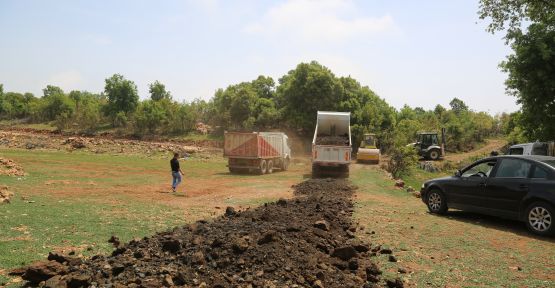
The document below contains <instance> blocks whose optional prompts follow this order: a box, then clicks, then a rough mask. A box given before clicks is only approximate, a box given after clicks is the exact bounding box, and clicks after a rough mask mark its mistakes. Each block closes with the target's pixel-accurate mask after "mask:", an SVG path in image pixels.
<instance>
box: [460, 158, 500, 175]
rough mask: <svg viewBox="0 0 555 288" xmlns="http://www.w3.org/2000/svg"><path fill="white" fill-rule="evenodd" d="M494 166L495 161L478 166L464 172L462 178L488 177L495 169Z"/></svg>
mask: <svg viewBox="0 0 555 288" xmlns="http://www.w3.org/2000/svg"><path fill="white" fill-rule="evenodd" d="M493 166H495V161H492V162H482V163H479V164H476V165H474V166H472V167H470V168H468V169H467V170H466V171H464V173H463V174H462V177H472V176H478V177H488V176H489V174H490V173H491V170H492V169H493Z"/></svg>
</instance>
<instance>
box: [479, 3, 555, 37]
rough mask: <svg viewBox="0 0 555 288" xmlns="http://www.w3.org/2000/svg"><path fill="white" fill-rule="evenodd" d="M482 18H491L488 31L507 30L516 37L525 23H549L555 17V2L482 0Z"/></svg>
mask: <svg viewBox="0 0 555 288" xmlns="http://www.w3.org/2000/svg"><path fill="white" fill-rule="evenodd" d="M478 14H479V15H480V19H490V20H491V23H490V24H489V25H488V31H490V32H492V33H495V32H498V31H504V30H506V31H507V36H506V38H507V40H508V41H511V40H512V39H514V37H515V36H516V35H515V32H516V33H518V32H520V30H521V28H522V25H523V23H526V22H531V23H547V22H551V21H553V20H554V19H555V2H554V1H551V0H480V10H479V12H478Z"/></svg>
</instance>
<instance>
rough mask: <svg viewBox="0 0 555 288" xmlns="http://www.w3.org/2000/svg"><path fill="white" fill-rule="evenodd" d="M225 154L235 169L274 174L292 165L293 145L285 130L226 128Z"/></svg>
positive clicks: (234, 170) (230, 170)
mask: <svg viewBox="0 0 555 288" xmlns="http://www.w3.org/2000/svg"><path fill="white" fill-rule="evenodd" d="M224 157H226V158H227V159H228V165H227V167H228V168H229V172H231V173H239V172H256V173H257V174H270V173H272V172H274V170H276V169H279V170H282V171H285V170H287V169H288V168H289V163H290V161H291V149H290V148H289V143H288V137H287V135H285V133H282V132H248V133H246V132H225V133H224Z"/></svg>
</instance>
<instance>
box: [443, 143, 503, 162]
mask: <svg viewBox="0 0 555 288" xmlns="http://www.w3.org/2000/svg"><path fill="white" fill-rule="evenodd" d="M505 145H507V141H506V140H503V139H487V140H486V145H484V146H482V147H480V148H478V149H476V150H472V151H469V152H466V153H458V154H454V153H449V152H447V153H446V155H445V160H448V161H452V162H454V163H458V162H461V161H464V160H466V159H469V158H472V157H476V156H482V155H486V154H489V153H491V152H492V151H499V150H500V149H501V148H503V147H504V146H505Z"/></svg>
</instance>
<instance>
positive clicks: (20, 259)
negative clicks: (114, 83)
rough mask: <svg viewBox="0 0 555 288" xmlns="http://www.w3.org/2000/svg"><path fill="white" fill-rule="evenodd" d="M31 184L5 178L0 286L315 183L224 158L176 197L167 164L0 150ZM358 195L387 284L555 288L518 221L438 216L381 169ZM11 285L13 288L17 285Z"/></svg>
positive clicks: (199, 168) (549, 258)
mask: <svg viewBox="0 0 555 288" xmlns="http://www.w3.org/2000/svg"><path fill="white" fill-rule="evenodd" d="M0 156H1V157H6V158H10V159H13V160H15V161H16V162H18V163H19V164H20V165H22V166H23V168H24V169H25V171H26V172H27V173H28V175H27V176H26V177H7V176H0V183H2V184H5V185H8V186H9V187H10V189H11V190H12V191H14V192H15V193H16V197H15V199H14V200H13V201H12V203H11V204H7V205H1V206H0V219H1V220H2V221H1V222H0V231H2V233H1V234H0V251H2V253H0V286H1V284H2V283H8V282H10V281H13V279H10V278H8V277H7V276H6V274H7V273H6V270H8V269H10V268H14V267H19V266H21V265H25V264H29V263H31V262H33V261H36V260H40V259H44V258H45V257H46V255H47V254H48V252H49V251H52V250H56V251H65V252H69V251H76V253H77V254H83V255H85V256H86V255H92V254H97V253H108V252H110V251H111V249H112V247H111V246H110V244H109V243H107V239H108V238H109V237H110V236H112V235H116V236H118V237H120V239H122V240H123V241H128V240H130V239H132V238H134V237H143V236H147V235H151V234H153V233H155V232H157V231H163V230H166V229H169V228H171V227H173V226H176V225H183V224H185V223H190V222H192V221H195V220H198V219H203V218H211V217H215V216H217V215H219V214H221V213H223V211H224V210H225V207H226V206H235V207H236V208H238V209H244V208H246V207H250V206H257V205H260V204H262V203H264V202H268V201H274V200H276V199H278V198H280V197H291V189H290V186H291V185H292V184H294V183H298V182H300V181H302V180H303V179H305V178H306V177H309V174H308V171H309V170H310V165H309V164H308V163H304V162H305V161H296V164H295V165H294V166H293V167H292V169H291V170H290V171H287V172H279V173H274V174H272V175H265V176H254V175H230V174H229V173H227V170H226V167H225V162H224V160H223V159H222V158H220V157H214V158H211V159H200V158H199V159H197V158H194V157H193V158H191V159H188V160H185V161H182V165H183V167H184V170H185V172H186V175H185V178H184V184H183V186H182V189H181V192H180V193H178V194H171V193H168V190H169V187H168V180H169V179H168V173H167V169H168V168H167V166H168V163H167V161H168V159H165V158H160V157H152V158H149V157H146V156H144V157H137V156H128V155H118V156H116V155H109V154H92V153H82V152H73V153H67V152H63V151H41V150H17V149H0ZM416 172H417V173H415V174H414V175H413V176H411V177H409V178H407V179H406V182H407V183H408V184H409V185H411V186H413V187H414V188H416V189H418V188H419V187H420V184H421V182H422V180H423V179H428V178H432V177H435V176H438V175H437V174H432V173H427V172H421V171H416ZM351 180H352V181H353V182H354V183H355V184H356V185H357V186H358V187H359V190H358V192H357V196H356V210H355V216H354V217H355V218H356V220H357V221H359V222H360V223H361V224H362V225H363V226H365V227H366V228H365V230H363V231H361V232H360V233H359V237H361V238H362V239H364V240H366V241H368V242H370V243H372V244H373V245H379V244H382V245H384V246H388V247H390V248H392V249H393V251H394V253H395V256H396V257H397V259H398V262H397V263H390V262H389V261H388V259H387V258H386V257H384V256H379V257H378V258H377V260H378V261H379V262H380V265H381V266H382V267H383V268H384V269H385V270H386V272H385V273H386V274H390V275H391V276H393V275H399V272H398V269H399V268H403V269H406V270H407V273H406V274H400V275H401V277H402V278H403V279H405V281H407V284H408V285H407V286H409V287H553V286H555V276H554V275H555V249H553V247H554V243H555V241H554V239H553V238H539V237H535V236H532V235H530V234H529V233H528V232H527V231H526V229H525V227H524V225H523V224H522V223H518V222H514V221H507V220H501V219H497V218H493V217H486V216H480V215H476V214H471V213H463V212H457V211H454V212H451V213H449V215H447V216H445V217H439V216H434V215H431V214H429V213H428V212H427V210H426V207H425V205H424V204H423V203H422V202H421V200H420V199H418V198H415V197H413V196H412V195H410V194H409V193H407V192H405V191H404V190H401V189H396V188H394V187H393V186H394V185H393V184H394V183H393V181H392V180H389V179H388V178H387V176H386V174H385V173H384V172H383V171H381V170H379V169H377V166H375V165H358V164H357V165H354V166H353V167H352V172H351ZM18 285H19V284H18V283H10V286H18Z"/></svg>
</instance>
